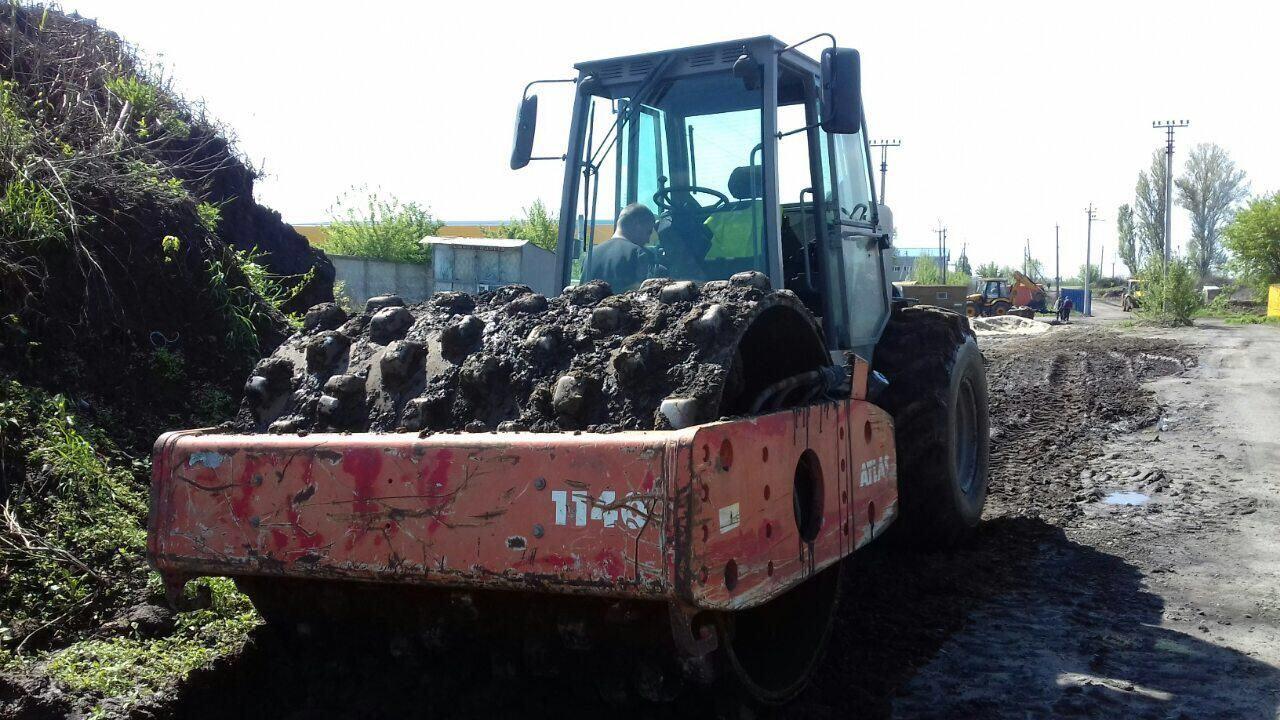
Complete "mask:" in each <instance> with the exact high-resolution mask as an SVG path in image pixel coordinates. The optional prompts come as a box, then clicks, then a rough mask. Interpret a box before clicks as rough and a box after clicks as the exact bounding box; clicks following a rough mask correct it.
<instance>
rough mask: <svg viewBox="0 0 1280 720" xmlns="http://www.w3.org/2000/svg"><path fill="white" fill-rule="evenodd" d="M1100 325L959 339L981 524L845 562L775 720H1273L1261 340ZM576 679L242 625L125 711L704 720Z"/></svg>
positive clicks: (1279, 367) (1264, 344)
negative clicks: (167, 688) (986, 387)
mask: <svg viewBox="0 0 1280 720" xmlns="http://www.w3.org/2000/svg"><path fill="white" fill-rule="evenodd" d="M1100 310H1102V311H1103V312H1106V308H1105V307H1104V308H1100ZM1108 324H1111V325H1113V326H1114V323H1113V322H1109V321H1106V320H1097V319H1095V320H1086V321H1084V322H1077V323H1074V324H1072V325H1070V326H1065V327H1060V328H1054V329H1053V330H1051V331H1049V332H1046V333H1044V334H1041V335H1036V336H1009V337H1000V336H990V335H987V336H984V337H982V339H981V344H982V346H983V350H984V354H985V356H986V358H987V361H988V366H989V377H990V381H991V386H992V403H993V406H992V417H993V447H994V448H995V451H994V453H993V459H992V477H991V495H990V498H989V500H988V504H987V511H986V515H985V520H984V523H983V524H982V526H981V528H980V530H979V532H978V533H977V535H976V537H974V538H973V539H972V541H971V542H969V543H966V544H965V545H964V546H962V547H959V548H956V549H955V550H954V551H953V552H948V553H941V554H934V555H918V554H908V553H905V552H899V551H895V550H893V549H892V548H889V547H876V546H872V547H870V548H868V549H866V550H865V551H863V552H862V553H860V554H859V555H857V556H855V557H854V558H853V559H852V560H851V561H849V562H848V563H847V564H846V567H845V568H844V596H843V599H842V605H841V610H840V616H839V619H838V622H837V626H836V628H835V633H834V636H833V638H832V642H831V646H830V649H829V652H828V655H827V658H826V660H825V662H824V664H823V666H822V668H821V670H820V671H819V673H818V676H817V679H816V682H815V683H814V685H813V687H812V688H811V689H810V690H808V691H807V692H806V693H805V694H804V695H803V696H802V697H801V698H800V699H799V700H798V701H797V702H796V703H794V704H793V705H792V706H790V707H788V708H786V709H785V710H784V711H783V712H781V713H780V715H781V716H783V717H797V718H800V717H803V718H835V717H841V718H845V717H868V718H888V717H897V718H935V717H936V718H958V717H965V718H970V717H972V718H1027V717H1096V718H1112V717H1141V718H1147V717H1150V718H1219V717H1220V718H1254V717H1258V718H1262V717H1267V718H1271V717H1275V716H1276V714H1277V708H1278V707H1280V585H1278V584H1277V583H1276V579H1277V574H1278V573H1280V547H1277V546H1276V543H1275V542H1274V538H1275V532H1274V528H1275V527H1276V521H1277V520H1280V503H1277V502H1276V498H1277V493H1278V492H1280V488H1278V487H1277V485H1278V484H1280V478H1278V477H1277V471H1276V468H1277V467H1280V443H1278V439H1280V438H1278V436H1280V433H1277V431H1276V428H1277V427H1280V333H1277V332H1276V331H1275V330H1274V329H1273V328H1268V327H1262V326H1244V327H1228V326H1221V325H1215V324H1213V323H1211V322H1202V323H1201V326H1200V327H1197V328H1194V329H1183V330H1151V329H1134V328H1122V329H1119V330H1116V329H1114V328H1113V327H1106V325H1108ZM1117 493H1126V494H1119V495H1117ZM1127 493H1137V494H1136V495H1134V494H1127ZM1108 500H1111V501H1112V502H1108ZM1117 500H1119V501H1120V502H1128V503H1142V504H1113V503H1114V502H1115V501H1117ZM598 672H599V670H598V668H591V667H586V668H578V669H576V670H574V671H571V672H569V673H568V674H566V675H565V676H561V677H551V678H532V677H521V678H513V677H510V676H508V675H505V674H502V673H497V672H495V671H494V669H493V664H492V663H491V662H490V661H489V659H488V658H487V657H482V656H480V655H479V654H470V653H468V654H463V655H451V656H446V657H434V658H433V657H424V656H421V655H418V654H415V653H405V652H403V651H402V648H397V647H396V646H395V645H394V644H391V645H389V644H388V643H386V642H385V641H384V640H381V639H378V638H374V637H349V638H347V639H346V640H344V641H341V642H334V641H318V642H303V643H300V644H295V643H294V642H293V641H287V642H286V641H283V640H280V639H277V638H276V636H274V635H273V634H271V633H269V632H267V631H266V630H265V629H263V630H260V631H259V632H258V633H257V635H256V636H255V637H254V639H253V640H252V641H251V643H250V644H249V645H248V646H247V647H246V648H245V649H244V651H243V652H242V653H240V654H239V655H238V656H235V657H231V658H227V659H224V660H223V661H220V662H219V663H218V664H217V665H215V666H214V667H212V668H209V669H207V670H203V671H200V672H197V673H195V674H193V675H192V676H191V677H190V678H189V680H188V682H187V683H185V684H184V685H183V687H181V688H180V689H178V690H177V691H175V692H173V693H170V694H168V695H166V696H165V697H164V698H163V699H162V701H161V702H158V703H156V704H154V705H152V706H150V707H149V708H147V709H145V710H142V711H139V712H135V713H134V715H135V716H137V717H182V718H219V719H221V718H225V717H227V716H228V714H231V715H234V716H238V717H273V718H310V717H370V718H372V717H390V716H397V717H492V716H514V715H517V714H518V715H520V716H523V717H580V716H583V715H584V714H591V715H604V714H608V715H611V716H619V715H621V716H624V717H627V716H637V717H650V716H651V717H669V716H678V717H694V716H698V717H708V716H712V715H713V714H714V707H713V705H712V704H711V702H710V701H709V700H708V699H707V698H706V697H704V694H693V695H691V696H689V697H687V698H686V699H685V700H683V701H682V702H680V703H678V704H676V705H674V706H667V707H664V708H661V709H656V710H655V709H653V708H648V709H645V708H640V709H637V710H635V711H634V712H632V711H630V710H627V711H622V712H620V711H618V709H616V708H607V707H605V706H603V705H602V704H601V703H600V702H599V701H598V700H597V693H596V690H595V687H594V683H592V682H591V678H592V675H593V674H596V673H598Z"/></svg>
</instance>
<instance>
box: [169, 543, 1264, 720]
mask: <svg viewBox="0 0 1280 720" xmlns="http://www.w3.org/2000/svg"><path fill="white" fill-rule="evenodd" d="M844 580H845V583H844V597H843V599H842V605H841V611H840V616H839V619H838V621H837V624H836V627H835V630H834V634H833V637H832V640H831V644H830V648H829V651H828V654H827V658H826V661H825V662H824V664H823V666H822V668H821V669H820V670H819V672H818V675H817V678H816V681H815V683H814V685H813V687H812V688H811V689H810V690H809V691H807V692H806V693H805V694H804V695H803V696H802V697H801V698H800V699H799V700H798V701H797V702H796V703H794V704H793V705H791V706H789V707H788V708H786V709H785V710H784V711H783V712H781V713H779V714H780V715H781V716H782V717H796V718H800V717H804V718H828V717H829V718H836V717H841V718H847V717H867V718H885V717H889V716H891V715H896V716H898V717H948V718H951V717H983V718H987V717H992V718H999V717H1011V718H1012V717H1019V718H1021V717H1027V716H1047V715H1060V716H1073V717H1118V716H1125V717H1160V718H1164V717H1179V716H1183V715H1185V716H1186V717H1197V718H1198V717H1249V716H1254V715H1255V714H1257V713H1261V714H1262V715H1266V716H1273V715H1274V713H1275V710H1276V705H1275V700H1274V695H1273V694H1271V693H1269V692H1268V689H1274V688H1277V687H1280V677H1278V676H1277V670H1276V669H1275V668H1272V667H1270V666H1268V665H1265V664H1263V663H1260V662H1258V661H1256V660H1253V659H1251V658H1249V657H1246V656H1244V655H1241V654H1239V653H1236V652H1234V651H1231V650H1229V649H1224V648H1221V647H1218V646H1215V645H1212V644H1209V643H1207V642H1204V641H1202V640H1200V639H1198V638H1194V637H1190V636H1188V635H1185V634H1181V633H1177V632H1173V631H1170V630H1165V629H1161V628H1159V627H1154V626H1155V625H1157V624H1159V623H1160V621H1161V616H1162V612H1163V607H1162V603H1161V601H1160V599H1159V598H1157V597H1156V596H1155V595H1152V594H1150V593H1148V592H1146V591H1145V590H1144V589H1143V580H1142V575H1141V573H1140V571H1139V570H1138V569H1137V568H1136V567H1134V566H1132V565H1130V564H1128V563H1126V562H1125V561H1124V560H1122V559H1120V558H1118V557H1116V556H1114V555H1109V554H1107V553H1104V552H1100V551H1098V550H1096V549H1094V548H1091V547H1088V546H1085V545H1080V544H1077V543H1074V542H1071V541H1070V540H1068V539H1067V538H1066V536H1065V535H1064V533H1063V532H1062V531H1061V530H1060V529H1058V528H1056V527H1053V526H1051V525H1049V524H1046V523H1044V522H1043V521H1040V520H1036V519H1026V518H996V519H993V520H990V521H988V522H986V523H984V525H983V526H982V527H981V530H980V532H979V533H978V535H977V537H975V538H974V539H973V541H971V542H970V543H968V544H966V545H965V546H964V547H963V548H959V549H957V550H955V551H953V552H949V553H945V554H936V555H920V554H908V553H904V552H898V551H894V550H892V549H890V548H873V549H868V551H867V552H866V553H865V554H862V555H860V556H856V557H854V558H853V559H852V560H851V561H849V562H848V563H847V564H846V568H845V578H844ZM619 650H620V651H623V650H625V649H623V648H619ZM930 663H932V664H931V665H930V667H929V669H928V670H926V671H923V672H922V671H921V668H923V667H924V666H925V665H929V664H930ZM592 672H593V671H592V670H591V669H590V668H586V669H582V670H579V671H577V672H576V673H574V674H573V675H571V676H568V677H558V678H544V679H530V678H510V677H501V676H495V675H494V673H493V672H492V671H491V666H490V663H489V662H488V658H487V657H482V656H481V655H480V654H475V655H471V654H467V655H452V656H447V657H434V658H432V657H422V656H419V655H416V654H412V653H410V654H402V655H399V656H397V655H395V654H393V653H390V652H388V649H387V645H386V643H385V642H384V641H380V640H373V639H372V638H350V637H348V638H345V639H343V640H342V641H340V642H339V641H326V642H322V643H315V642H313V643H306V644H301V645H295V644H286V643H284V642H282V641H280V640H277V639H275V637H274V636H273V635H272V634H270V633H267V632H265V631H263V632H260V633H259V634H258V635H257V637H256V638H255V640H254V641H253V642H252V643H251V644H250V646H249V647H248V648H246V650H245V651H244V652H243V653H241V654H240V655H238V656H236V657H234V658H230V659H228V660H226V661H224V662H223V663H221V664H220V665H218V666H216V667H214V668H212V669H209V670H205V671H202V672H199V673H197V674H193V675H192V677H191V678H190V679H189V681H188V682H187V683H186V684H185V686H184V687H183V690H182V691H181V694H180V695H178V696H176V697H172V698H170V701H169V702H167V703H165V705H164V706H163V707H159V708H152V711H151V712H153V713H155V714H156V715H157V716H170V717H183V718H219V720H221V718H225V717H227V714H228V713H233V714H235V715H237V716H240V717H272V718H304V717H307V718H311V717H335V718H336V717H342V718H360V717H368V718H374V717H389V716H393V715H394V716H398V717H433V716H447V717H493V716H508V715H515V714H517V713H518V714H520V715H521V716H523V717H577V716H582V715H584V714H602V715H603V714H608V715H610V716H613V717H617V716H622V717H648V716H652V717H658V716H663V717H672V716H674V717H694V716H697V717H702V718H705V717H708V715H709V714H714V712H715V706H714V705H713V704H712V702H711V700H710V699H709V697H707V696H706V695H707V694H706V693H705V692H697V691H694V692H691V693H689V694H687V695H686V696H685V697H683V698H682V699H681V701H680V702H678V703H675V704H673V705H670V706H665V707H660V708H654V707H651V708H641V709H638V710H637V709H635V708H630V709H626V710H623V711H621V712H620V711H619V709H618V708H616V707H608V706H605V705H604V704H603V703H602V702H601V701H600V700H599V699H598V695H597V693H596V690H595V684H594V682H592V680H593V678H592V677H590V675H591V673H592ZM1126 688H1128V689H1126ZM895 711H896V712H895Z"/></svg>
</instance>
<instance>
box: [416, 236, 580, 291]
mask: <svg viewBox="0 0 1280 720" xmlns="http://www.w3.org/2000/svg"><path fill="white" fill-rule="evenodd" d="M423 243H425V244H427V245H430V246H431V258H432V263H433V264H434V265H435V267H434V269H433V271H432V277H433V278H434V283H435V289H436V290H437V291H441V290H461V291H462V292H469V293H476V292H483V291H485V290H494V289H497V288H499V287H502V286H503V285H515V284H521V285H528V286H529V287H531V288H533V291H534V292H538V293H542V294H543V295H547V296H552V295H556V294H559V292H560V287H559V284H558V281H559V268H558V264H557V263H556V256H555V253H551V252H548V251H546V250H543V249H542V248H540V247H537V246H535V245H533V244H532V243H528V242H525V241H523V240H509V239H501V238H445V237H429V238H425V239H424V240H423Z"/></svg>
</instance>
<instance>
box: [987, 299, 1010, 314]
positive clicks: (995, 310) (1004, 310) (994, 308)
mask: <svg viewBox="0 0 1280 720" xmlns="http://www.w3.org/2000/svg"><path fill="white" fill-rule="evenodd" d="M1011 307H1013V306H1012V305H1010V304H1009V303H1007V302H1005V301H1004V300H997V301H995V303H993V304H992V305H991V314H992V315H1008V314H1009V308H1011Z"/></svg>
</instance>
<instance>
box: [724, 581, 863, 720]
mask: <svg viewBox="0 0 1280 720" xmlns="http://www.w3.org/2000/svg"><path fill="white" fill-rule="evenodd" d="M840 579H841V566H840V564H839V563H837V564H835V565H832V566H831V567H829V568H827V569H825V570H823V571H822V572H819V573H818V574H816V575H814V576H813V577H811V578H809V579H808V580H806V581H804V582H803V583H801V584H800V585H799V586H797V587H794V588H792V589H791V590H788V591H787V592H785V593H783V594H782V595H781V596H779V597H776V598H774V599H773V600H770V601H769V602H768V603H765V604H764V605H761V606H760V607H757V608H754V609H752V610H743V611H739V612H736V613H720V614H718V615H717V616H716V618H715V622H716V625H717V626H718V631H719V633H720V648H719V649H718V650H717V651H716V663H717V665H718V671H719V676H720V682H719V694H720V696H721V697H720V703H721V706H722V709H728V708H732V707H734V706H735V705H737V706H740V709H741V710H743V711H746V712H748V713H750V712H751V711H759V710H764V709H767V708H771V707H778V706H780V705H784V704H786V703H788V702H790V701H791V700H793V699H795V697H796V696H797V695H799V694H800V693H801V692H803V691H804V689H805V688H807V687H808V686H809V683H810V682H811V681H812V679H813V673H814V671H815V670H816V669H817V668H818V667H819V666H820V665H821V664H822V659H823V657H825V655H826V650H827V641H828V640H829V639H830V637H831V629H832V628H833V627H834V626H835V617H836V609H837V607H838V606H839V603H840ZM746 634H749V635H750V637H749V638H748V637H744V635H746Z"/></svg>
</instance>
